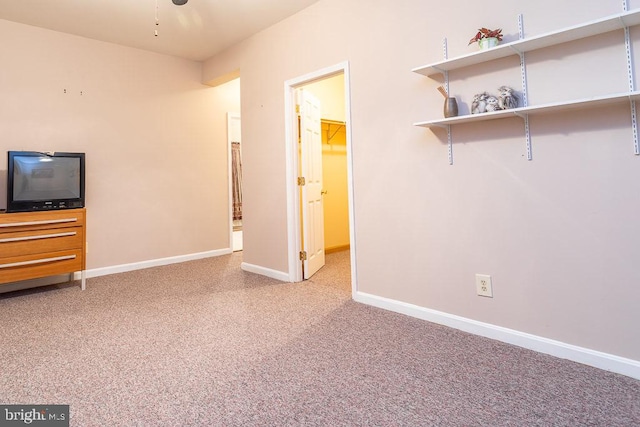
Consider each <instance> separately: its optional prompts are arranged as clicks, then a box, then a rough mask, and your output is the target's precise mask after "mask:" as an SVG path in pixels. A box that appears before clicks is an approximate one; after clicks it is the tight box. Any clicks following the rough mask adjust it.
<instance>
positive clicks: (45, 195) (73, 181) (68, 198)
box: [7, 151, 85, 212]
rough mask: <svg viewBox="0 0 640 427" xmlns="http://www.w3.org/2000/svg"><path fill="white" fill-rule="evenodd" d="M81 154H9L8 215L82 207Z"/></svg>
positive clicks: (82, 175) (31, 152)
mask: <svg viewBox="0 0 640 427" xmlns="http://www.w3.org/2000/svg"><path fill="white" fill-rule="evenodd" d="M84 157H85V156H84V153H57V152H51V153H39V152H36V151H9V152H8V165H7V212H30V211H41V210H54V209H75V208H83V207H84V175H85V161H84Z"/></svg>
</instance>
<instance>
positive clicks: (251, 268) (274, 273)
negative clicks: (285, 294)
mask: <svg viewBox="0 0 640 427" xmlns="http://www.w3.org/2000/svg"><path fill="white" fill-rule="evenodd" d="M240 268H242V269H243V270H244V271H248V272H249V273H256V274H261V275H263V276H267V277H271V278H272V279H276V280H281V281H283V282H290V281H291V280H290V279H289V274H288V273H285V272H283V271H278V270H272V269H270V268H266V267H261V266H259V265H254V264H247V263H246V262H243V263H242V264H241V265H240Z"/></svg>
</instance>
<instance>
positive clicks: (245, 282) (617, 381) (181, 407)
mask: <svg viewBox="0 0 640 427" xmlns="http://www.w3.org/2000/svg"><path fill="white" fill-rule="evenodd" d="M241 257H242V253H234V254H232V255H228V256H223V257H218V258H212V259H206V260H199V261H193V262H188V263H183V264H176V265H170V266H165V267H158V268H152V269H147V270H140V271H135V272H130V273H124V274H118V275H112V276H103V277H99V278H93V279H89V280H88V282H87V290H86V291H84V292H82V291H81V290H80V289H79V287H77V286H53V287H47V288H38V289H33V290H28V291H20V292H15V293H10V294H3V295H0V322H1V324H2V328H1V330H0V343H1V346H0V362H1V365H0V403H2V404H69V405H71V406H70V409H71V416H72V418H71V425H72V426H83V427H84V426H282V425H290V426H298V425H305V426H430V425H434V426H506V425H512V426H565V425H566V426H583V425H584V426H636V425H640V381H636V380H633V379H630V378H627V377H624V376H621V375H616V374H611V373H608V372H604V371H601V370H598V369H594V368H590V367H587V366H583V365H579V364H576V363H572V362H568V361H565V360H560V359H556V358H553V357H550V356H545V355H541V354H538V353H534V352H531V351H527V350H523V349H520V348H517V347H513V346H509V345H506V344H502V343H499V342H496V341H492V340H488V339H484V338H480V337H476V336H472V335H469V334H465V333H462V332H459V331H456V330H453V329H449V328H446V327H442V326H438V325H433V324H429V323H427V322H424V321H420V320H417V319H413V318H409V317H406V316H402V315H398V314H395V313H390V312H385V311H383V310H380V309H376V308H373V307H367V306H364V305H362V304H358V303H355V302H353V301H352V300H351V299H350V279H349V267H348V264H349V254H348V252H340V253H335V254H330V255H329V256H328V258H327V260H328V261H327V266H326V267H324V268H323V269H322V270H320V272H318V273H317V274H316V275H315V276H314V277H313V278H312V280H309V281H307V282H304V283H282V282H278V281H276V280H272V279H268V278H265V277H262V276H258V275H255V274H251V273H247V272H244V271H242V270H240V268H239V265H240V263H241V261H242V259H241Z"/></svg>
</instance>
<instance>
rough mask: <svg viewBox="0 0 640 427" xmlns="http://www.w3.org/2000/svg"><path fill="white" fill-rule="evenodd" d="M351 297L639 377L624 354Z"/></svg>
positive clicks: (639, 364)
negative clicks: (596, 349) (620, 355)
mask: <svg viewBox="0 0 640 427" xmlns="http://www.w3.org/2000/svg"><path fill="white" fill-rule="evenodd" d="M353 299H354V300H355V301H357V302H360V303H363V304H367V305H371V306H374V307H379V308H383V309H385V310H389V311H393V312H396V313H401V314H405V315H407V316H411V317H415V318H418V319H422V320H427V321H429V322H433V323H437V324H439V325H444V326H449V327H451V328H455V329H459V330H461V331H464V332H469V333H471V334H474V335H480V336H483V337H486V338H491V339H495V340H498V341H502V342H505V343H508V344H513V345H517V346H519V347H524V348H527V349H530V350H534V351H537V352H540V353H545V354H549V355H551V356H555V357H559V358H562V359H568V360H571V361H574V362H578V363H582V364H584V365H589V366H593V367H596V368H599V369H604V370H606V371H611V372H615V373H618V374H622V375H626V376H629V377H632V378H636V379H640V361H638V360H633V359H626V358H624V357H619V356H615V355H612V354H608V353H603V352H600V351H595V350H590V349H588V348H583V347H578V346H575V345H572V344H567V343H563V342H561V341H555V340H551V339H548V338H543V337H539V336H537V335H532V334H528V333H524V332H520V331H516V330H513V329H508V328H503V327H501V326H496V325H492V324H490V323H483V322H478V321H476V320H472V319H467V318H464V317H460V316H456V315H453V314H449V313H444V312H441V311H436V310H431V309H428V308H425V307H420V306H417V305H413V304H407V303H404V302H401V301H396V300H392V299H388V298H383V297H379V296H375V295H371V294H367V293H364V292H356V293H355V295H354V298H353Z"/></svg>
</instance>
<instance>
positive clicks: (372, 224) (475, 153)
mask: <svg viewBox="0 0 640 427" xmlns="http://www.w3.org/2000/svg"><path fill="white" fill-rule="evenodd" d="M639 3H640V2H638V1H637V0H634V1H632V2H631V4H630V6H631V7H632V8H634V7H635V8H637V7H640V4H639ZM433 5H434V3H433V2H425V1H421V0H403V1H400V2H397V1H390V0H374V1H369V2H364V1H358V0H320V1H319V2H318V3H316V4H315V5H314V6H312V7H310V8H308V9H306V10H304V11H302V12H301V13H299V14H297V15H296V16H294V17H292V18H290V19H287V20H285V21H283V22H281V23H279V24H278V25H276V26H274V27H272V28H270V29H268V30H266V31H263V32H261V33H260V34H258V35H256V36H255V37H252V38H250V39H248V40H246V41H245V42H243V43H240V44H239V45H237V46H235V47H234V48H232V49H230V50H228V51H226V52H224V53H222V54H220V55H218V56H216V57H215V58H213V59H211V60H209V61H207V62H206V63H205V67H204V73H203V79H204V81H209V80H211V79H214V78H216V77H217V76H219V75H221V74H223V73H225V72H228V71H230V70H234V69H237V68H239V69H240V72H241V75H242V89H243V90H242V119H243V122H242V126H243V128H242V129H243V148H244V151H243V155H244V160H245V163H244V166H245V174H244V180H245V188H244V190H245V192H244V196H245V199H244V200H245V212H246V221H245V223H246V224H245V225H246V227H245V252H244V259H245V262H248V263H251V264H255V265H260V266H264V267H266V268H271V269H274V270H278V271H286V270H287V249H288V248H287V228H286V223H287V219H286V186H285V146H284V141H285V132H284V117H283V116H284V113H283V112H284V95H283V82H284V81H286V80H288V79H292V78H296V77H299V76H302V75H305V74H307V73H310V72H313V71H316V70H319V69H322V68H324V67H327V66H331V65H334V64H337V63H339V62H341V61H345V60H347V61H349V64H350V70H351V73H350V78H351V108H352V110H351V111H352V117H351V120H352V122H351V123H352V138H353V178H354V207H355V224H356V229H355V230H354V232H355V246H356V248H357V259H356V262H357V271H358V283H357V285H358V289H359V290H360V291H362V292H367V293H370V294H373V295H378V296H382V297H388V298H391V299H395V300H399V301H404V302H408V303H412V304H415V305H418V306H422V307H427V308H430V309H434V310H439V311H443V312H447V313H451V314H455V315H459V316H463V317H466V318H470V319H475V320H478V321H481V322H487V323H491V324H494V325H498V326H504V327H507V328H512V329H515V330H518V331H523V332H527V333H531V334H534V335H538V336H542V337H547V338H550V339H555V340H559V341H562V342H566V343H569V344H574V345H578V346H582V347H586V348H590V349H595V350H600V351H604V352H608V353H612V354H615V355H619V356H623V357H628V358H632V359H636V360H640V341H639V340H637V327H636V325H637V324H638V320H639V319H638V310H637V303H636V302H637V301H638V300H639V298H640V287H638V286H637V284H638V283H640V269H638V268H637V246H638V242H639V241H640V227H639V226H638V221H637V212H639V211H640V198H639V197H636V196H637V195H638V194H640V167H639V165H640V163H639V162H640V158H638V157H636V156H634V155H633V142H632V136H631V131H630V128H629V123H630V115H629V107H628V105H614V106H610V107H607V108H603V109H594V110H585V111H581V112H577V113H557V114H554V115H551V116H546V117H535V118H532V119H531V123H530V125H531V132H532V142H533V154H534V160H533V161H531V162H529V161H527V160H526V152H525V141H524V135H523V122H522V121H521V120H520V119H517V118H514V119H509V120H504V121H499V122H488V123H481V124H470V125H465V126H460V127H456V128H455V129H454V130H453V137H454V140H455V143H454V147H453V149H454V158H455V164H454V165H453V166H450V165H449V164H448V161H447V146H446V134H445V133H443V132H440V131H436V132H432V131H430V130H426V129H423V128H417V127H414V126H412V123H413V122H417V121H422V120H427V119H430V118H437V117H441V114H442V113H441V111H442V97H441V96H440V95H439V94H438V92H437V91H436V87H437V86H438V85H439V84H441V83H442V81H437V80H432V79H428V78H425V77H422V76H420V75H417V74H415V73H412V72H411V71H410V70H411V69H412V68H414V67H417V66H420V65H424V64H426V63H429V62H434V61H437V60H439V59H441V58H442V37H444V36H446V37H448V44H449V55H450V56H457V55H461V54H464V53H467V52H472V51H474V49H475V46H467V41H468V40H469V38H471V37H472V36H473V35H474V33H475V31H476V29H477V28H478V27H480V26H487V27H502V28H503V29H504V33H505V34H506V35H507V40H513V39H514V38H515V37H517V33H518V27H517V16H518V14H520V13H522V14H523V15H524V21H525V24H524V28H525V31H526V34H527V35H529V36H531V35H536V34H541V33H543V32H546V31H551V30H554V29H557V28H559V27H562V26H570V25H574V24H579V23H581V22H584V21H587V20H591V19H597V18H599V17H602V16H606V15H609V14H613V13H618V12H621V4H620V2H619V1H616V0H606V1H601V0H587V1H586V2H585V1H582V2H577V1H566V2H557V1H552V0H541V1H539V2H512V1H508V0H497V1H496V2H493V3H492V6H491V7H490V8H487V7H486V6H485V5H483V4H482V3H478V2H472V1H463V2H448V3H447V2H445V3H443V2H438V3H437V5H436V7H434V6H433ZM550 10H553V13H549V11H550ZM329 24H330V30H331V31H328V30H327V29H328V27H327V26H328V25H329ZM294 35H295V36H294ZM632 35H633V38H634V40H635V44H636V45H637V44H638V39H639V34H638V29H634V30H633V32H632ZM621 40H622V33H621V32H617V33H615V34H610V35H605V36H603V37H599V38H595V39H590V40H585V41H581V42H578V43H575V44H571V45H561V46H558V47H555V48H553V49H549V50H547V51H540V52H536V53H532V54H530V55H527V61H528V64H529V78H530V82H529V90H530V101H531V103H543V102H550V101H553V100H557V99H559V98H565V97H566V98H567V99H571V98H574V97H580V98H581V97H589V96H595V95H599V94H604V93H607V92H622V91H625V90H627V77H626V71H625V64H624V48H623V46H622V45H621V44H620V41H621ZM636 47H637V46H636ZM636 65H638V64H636ZM450 77H451V80H452V91H453V93H454V94H455V95H456V96H458V97H459V101H460V103H461V110H462V111H464V109H467V111H468V107H469V103H470V99H471V97H472V96H473V95H474V94H475V93H478V92H480V91H484V90H489V91H492V90H495V88H497V86H499V85H502V84H509V85H512V86H514V87H516V88H517V87H519V86H520V76H519V65H518V61H517V58H510V59H506V60H501V61H497V62H496V63H494V64H491V65H482V66H477V67H474V69H469V70H462V71H459V72H454V73H451V75H450ZM352 244H353V243H352ZM476 273H483V274H490V275H492V277H493V284H494V298H493V299H488V298H481V297H478V296H476V294H475V284H474V275H475V274H476Z"/></svg>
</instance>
